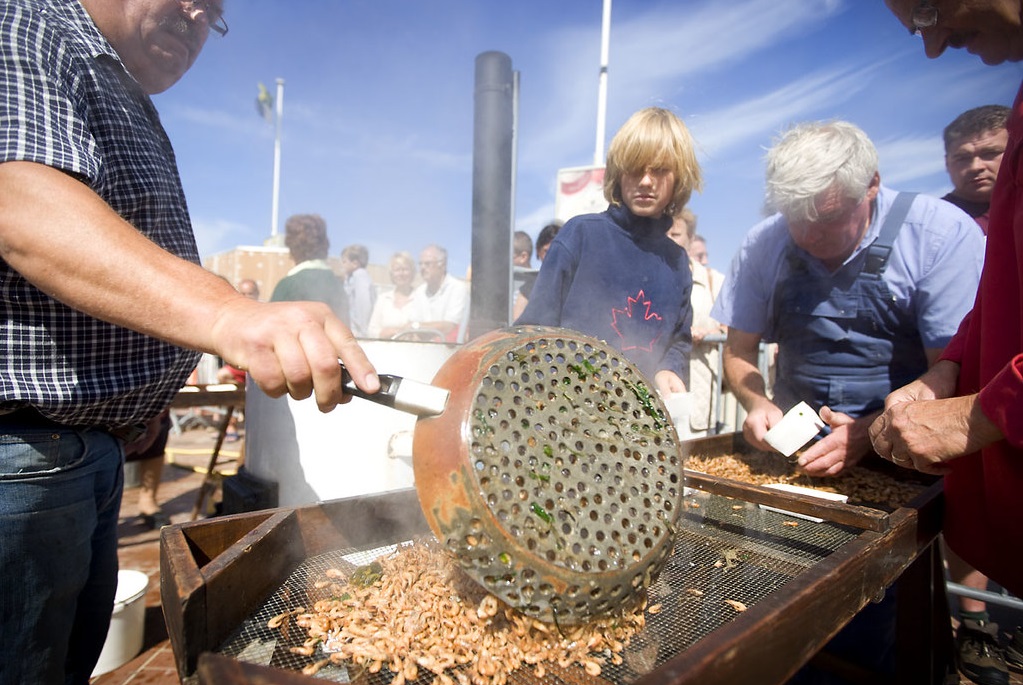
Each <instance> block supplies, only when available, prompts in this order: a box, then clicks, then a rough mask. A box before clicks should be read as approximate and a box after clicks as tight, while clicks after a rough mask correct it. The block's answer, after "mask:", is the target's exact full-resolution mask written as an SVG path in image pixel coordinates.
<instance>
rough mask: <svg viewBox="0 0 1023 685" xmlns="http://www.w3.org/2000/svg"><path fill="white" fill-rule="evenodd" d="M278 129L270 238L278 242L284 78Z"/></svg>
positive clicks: (280, 85)
mask: <svg viewBox="0 0 1023 685" xmlns="http://www.w3.org/2000/svg"><path fill="white" fill-rule="evenodd" d="M275 119H276V126H277V131H276V134H275V135H274V188H273V207H272V209H271V214H272V216H271V223H270V240H271V241H272V242H273V243H274V244H277V242H278V238H277V226H278V224H279V221H280V196H281V128H282V123H283V121H284V79H282V78H279V79H277V116H276V117H275Z"/></svg>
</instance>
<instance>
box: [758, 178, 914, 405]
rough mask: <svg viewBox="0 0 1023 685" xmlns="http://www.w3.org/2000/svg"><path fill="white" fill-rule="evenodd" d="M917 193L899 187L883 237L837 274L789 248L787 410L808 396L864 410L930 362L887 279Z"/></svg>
mask: <svg viewBox="0 0 1023 685" xmlns="http://www.w3.org/2000/svg"><path fill="white" fill-rule="evenodd" d="M914 197H915V193H899V194H898V195H897V196H896V198H895V201H894V202H893V203H892V207H891V210H890V211H889V212H888V216H887V217H886V218H885V222H884V224H883V225H882V227H881V231H880V234H879V235H878V237H877V240H875V241H874V243H873V244H872V245H870V246H869V247H868V248H867V249H865V250H862V251H861V252H860V253H859V254H858V255H856V257H855V258H854V259H853V260H852V261H850V262H849V263H847V264H844V265H843V266H842V267H840V268H839V269H838V271H836V272H834V273H832V274H822V273H820V271H819V270H813V269H811V268H810V267H809V266H808V265H807V264H806V262H805V261H804V259H803V257H802V256H801V254H800V252H801V251H800V250H799V249H798V248H797V247H796V246H795V245H792V246H790V247H789V249H788V252H787V254H786V260H787V267H788V273H787V275H786V276H784V277H783V278H782V279H781V280H780V281H779V283H778V285H777V287H776V289H775V293H774V311H773V325H774V331H775V336H776V341H777V342H778V365H777V372H776V380H775V384H774V401H775V403H776V404H777V405H778V406H779V407H780V408H781V409H782V410H783V411H786V410H788V409H789V407H791V406H793V405H795V404H796V403H798V402H799V401H801V400H802V401H806V402H807V403H808V404H810V405H811V406H813V408H814V409H816V410H818V411H819V410H820V408H821V407H822V406H823V405H827V406H829V407H831V408H832V409H834V410H836V411H840V412H845V413H847V414H849V415H850V416H853V417H860V416H864V415H866V414H869V413H871V412H873V411H875V410H877V409H880V408H882V407H883V406H884V399H885V396H886V395H888V393H890V392H891V391H892V390H894V389H895V388H899V387H901V386H903V385H905V384H906V383H909V382H910V381H912V380H915V379H916V378H917V377H919V376H920V374H922V373H923V372H924V371H925V370H926V369H927V358H926V356H925V354H924V347H923V342H922V341H921V340H920V333H919V331H918V330H917V325H916V319H915V317H914V312H913V311H912V309H911V308H903V307H901V306H899V304H898V303H897V302H896V301H895V297H894V296H893V295H892V293H891V291H890V290H889V289H888V284H887V283H886V282H885V280H884V278H883V275H884V271H885V268H886V267H887V266H888V258H889V256H890V255H891V251H892V244H893V243H894V242H895V238H896V236H898V234H899V230H900V229H901V228H902V223H903V221H904V220H905V218H906V213H907V212H908V211H909V207H910V205H911V204H912V202H913V198H914Z"/></svg>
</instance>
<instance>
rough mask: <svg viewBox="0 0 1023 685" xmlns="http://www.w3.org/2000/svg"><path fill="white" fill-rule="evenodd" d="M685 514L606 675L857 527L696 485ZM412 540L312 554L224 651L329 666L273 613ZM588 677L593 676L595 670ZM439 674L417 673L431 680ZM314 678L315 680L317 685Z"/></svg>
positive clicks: (723, 616)
mask: <svg viewBox="0 0 1023 685" xmlns="http://www.w3.org/2000/svg"><path fill="white" fill-rule="evenodd" d="M685 507H686V508H685V513H684V514H683V516H682V517H681V519H680V521H679V529H678V533H677V537H676V540H675V545H674V548H673V552H672V555H671V557H670V559H669V561H668V563H667V564H666V565H665V567H664V569H663V570H662V572H661V574H660V576H659V577H658V579H657V580H656V582H654V583H653V584H652V585H651V587H650V590H649V596H648V600H647V612H646V617H645V618H646V621H645V625H644V626H643V628H642V629H641V630H639V632H637V633H635V634H633V635H632V636H631V637H630V638H629V639H628V641H627V643H626V644H625V646H624V649H623V650H622V652H621V653H620V657H621V658H620V659H617V661H618V662H619V663H612V661H611V660H607V661H605V663H603V665H602V667H601V668H600V673H599V675H600V678H601V679H602V680H606V681H608V682H611V683H628V682H631V681H633V680H635V679H636V678H638V677H639V676H642V675H645V674H647V673H650V672H652V671H655V670H656V669H657V668H658V666H660V665H662V664H663V663H665V662H666V661H667V660H669V659H671V658H673V657H674V656H676V655H677V654H679V653H680V652H681V651H683V650H685V649H686V648H687V647H688V646H690V645H692V644H694V643H695V642H697V641H698V640H700V639H701V638H703V637H705V636H706V635H708V634H709V633H711V632H712V631H713V630H715V629H716V628H718V627H720V626H722V625H724V624H725V623H728V622H729V621H731V620H733V619H734V618H735V617H736V616H738V615H739V614H740V613H741V612H742V611H743V610H745V608H747V607H751V606H753V605H755V604H756V603H757V602H758V601H760V600H761V599H763V598H764V597H766V596H767V595H769V594H771V593H772V592H774V591H775V590H777V589H778V588H780V587H782V586H783V585H785V584H786V583H788V582H790V581H792V580H793V579H794V578H796V577H798V576H799V574H800V573H802V572H803V571H805V570H807V569H809V568H810V567H812V566H813V565H814V564H816V563H818V562H819V561H821V560H822V559H824V558H825V557H827V556H828V555H829V554H831V553H832V552H833V551H835V550H837V549H839V548H840V547H841V546H842V545H844V544H846V543H848V542H850V541H852V540H853V539H854V538H855V537H856V535H857V533H858V531H857V530H855V529H850V528H846V527H843V526H838V525H834V524H830V523H814V522H811V521H806V520H803V519H798V518H795V517H792V516H788V515H786V514H784V513H778V512H774V511H768V510H765V509H762V508H760V507H757V506H756V505H752V504H749V503H744V502H739V501H737V500H731V499H727V498H723V497H718V496H713V495H708V494H706V493H703V492H697V491H693V492H690V493H688V494H687V496H686V498H685ZM410 544H413V543H412V542H411V541H403V542H401V543H396V544H391V545H385V546H381V547H376V548H373V549H365V550H353V549H346V550H338V551H336V552H331V553H328V554H324V555H320V556H317V557H313V558H309V559H307V560H305V561H304V562H303V563H302V564H301V565H300V566H299V567H298V568H296V569H295V570H294V571H293V572H292V574H291V575H290V576H289V577H288V578H287V580H285V582H284V583H283V584H282V585H281V586H280V587H279V588H278V589H277V590H276V591H275V592H274V593H273V594H272V595H271V596H270V597H269V598H268V599H267V600H266V601H265V603H264V604H263V605H262V606H260V608H259V609H258V610H257V611H256V612H255V614H254V615H252V616H251V617H250V618H249V619H248V620H247V621H245V622H244V623H243V624H242V625H241V626H239V628H238V629H237V631H236V632H235V634H234V635H232V636H231V637H230V638H229V639H228V640H226V641H225V643H224V644H223V645H222V646H221V648H220V649H219V650H218V651H219V652H220V653H221V654H224V655H227V656H231V657H233V658H236V659H239V660H242V661H246V662H250V663H256V664H260V665H265V666H271V667H274V668H280V669H286V670H289V671H301V670H302V669H305V668H307V667H309V666H310V665H312V664H316V663H317V662H319V663H321V664H322V663H323V661H324V659H323V656H324V653H323V647H322V645H321V646H317V647H315V648H314V649H313V650H312V653H311V654H296V653H294V652H293V651H292V650H293V648H298V647H300V646H302V645H303V644H304V643H305V642H306V641H307V634H306V633H305V631H304V630H303V629H302V628H301V627H299V626H297V625H290V626H288V625H285V627H284V628H283V629H282V627H281V625H276V626H275V627H270V626H269V625H268V624H271V623H273V622H274V619H275V617H280V616H282V615H286V614H288V613H289V612H295V610H296V609H297V608H300V607H302V608H305V607H309V606H310V604H311V601H315V599H316V597H315V596H316V595H317V592H318V591H317V590H315V589H314V588H315V587H316V585H317V582H318V581H317V579H318V578H322V577H323V576H324V574H325V573H326V572H327V571H328V570H332V573H335V574H337V573H338V572H341V573H343V574H346V575H351V574H361V573H365V570H366V569H367V568H371V567H370V566H369V565H370V564H371V562H373V561H374V560H376V559H380V558H382V557H386V556H388V555H390V554H393V553H394V552H395V550H396V549H398V547H399V546H402V545H410ZM586 674H587V671H586V670H584V667H583V665H580V664H557V663H552V664H547V665H545V667H540V668H538V667H536V666H523V667H521V668H518V669H517V670H514V671H513V672H511V673H506V674H502V677H501V679H499V680H495V681H492V682H505V681H510V682H520V683H537V682H541V683H550V684H551V685H555V684H556V683H568V684H569V685H575V683H578V682H580V679H581V680H587V676H586ZM445 675H446V676H447V678H443V677H442V678H440V679H439V681H440V682H442V683H448V681H449V680H450V682H452V683H453V682H458V683H460V685H469V683H468V678H465V676H464V674H463V675H462V676H461V677H459V673H458V670H457V669H452V672H451V673H450V674H445ZM590 675H594V674H593V673H592V672H591V673H590ZM311 677H315V678H318V679H323V680H327V681H333V682H355V681H359V682H365V683H366V685H377V684H379V685H388V684H389V683H392V682H397V683H401V682H406V679H405V678H404V677H403V676H402V675H401V674H398V673H394V672H391V671H390V669H389V668H388V667H387V665H386V663H385V664H384V665H383V666H382V667H381V668H380V669H379V671H378V672H375V673H370V672H368V670H367V669H366V668H365V667H364V666H356V665H353V664H350V663H349V664H333V663H327V664H325V665H322V666H321V667H319V669H318V670H317V671H316V673H315V675H314V676H311ZM433 679H434V673H432V672H428V671H426V670H421V671H420V672H419V676H418V681H417V682H423V683H429V682H431V680H433ZM313 682H314V681H313Z"/></svg>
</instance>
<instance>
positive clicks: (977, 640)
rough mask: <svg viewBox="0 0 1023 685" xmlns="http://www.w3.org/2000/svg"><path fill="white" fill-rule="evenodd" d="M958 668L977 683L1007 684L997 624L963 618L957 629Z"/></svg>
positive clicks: (1007, 672)
mask: <svg viewBox="0 0 1023 685" xmlns="http://www.w3.org/2000/svg"><path fill="white" fill-rule="evenodd" d="M956 653H957V656H958V660H959V670H960V671H962V673H963V675H965V676H966V677H968V678H969V679H970V680H972V681H973V682H975V683H977V685H1009V667H1008V666H1006V664H1005V654H1004V653H1003V652H1002V650H1001V648H1000V647H999V646H998V624H997V623H990V622H987V621H974V620H971V619H966V620H965V621H963V622H962V623H961V624H960V625H959V630H957V631H956Z"/></svg>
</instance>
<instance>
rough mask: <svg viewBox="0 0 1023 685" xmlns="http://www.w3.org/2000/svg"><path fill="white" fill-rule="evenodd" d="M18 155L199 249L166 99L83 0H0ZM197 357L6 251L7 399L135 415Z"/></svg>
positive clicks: (168, 393)
mask: <svg viewBox="0 0 1023 685" xmlns="http://www.w3.org/2000/svg"><path fill="white" fill-rule="evenodd" d="M14 160H22V161H30V162H38V163H40V164H45V165H47V166H50V167H53V168H55V169H59V170H61V171H64V172H65V173H67V174H69V175H71V176H73V177H75V178H77V179H78V180H80V181H82V182H83V183H85V184H86V185H88V186H89V187H90V188H91V189H92V190H93V191H94V192H95V193H96V194H97V195H99V196H100V197H101V198H103V199H104V200H105V201H106V202H107V204H109V205H110V207H112V208H113V209H114V211H116V212H117V213H118V214H119V215H120V216H122V217H123V218H124V219H126V220H127V221H128V222H130V223H131V224H132V225H133V226H135V227H136V228H137V229H138V230H139V231H141V232H142V233H143V234H145V235H146V236H148V237H149V238H150V239H151V240H152V241H153V242H155V243H156V244H158V245H160V246H161V247H163V248H164V249H166V250H168V251H169V252H172V253H174V254H176V255H179V256H181V257H183V258H185V259H188V260H190V261H192V262H196V263H197V262H198V250H197V249H196V245H195V239H194V237H193V235H192V229H191V223H190V221H189V217H188V207H187V206H186V204H185V197H184V193H183V191H182V189H181V181H180V178H179V177H178V172H177V165H176V162H175V158H174V151H173V149H172V148H171V145H170V141H169V140H168V139H167V135H166V133H165V132H164V130H163V127H162V126H161V124H160V121H159V116H158V114H157V112H156V109H155V108H154V107H153V103H152V101H151V100H150V98H149V97H148V96H147V95H146V94H145V93H144V92H143V91H142V90H141V88H140V87H139V85H138V84H137V83H136V82H135V80H134V79H132V77H131V76H129V75H128V73H127V72H126V71H125V69H124V67H123V66H122V64H121V61H120V59H119V58H118V56H117V53H115V52H114V50H113V48H112V47H111V46H110V44H109V43H108V42H107V41H106V40H105V39H104V38H103V36H102V35H101V34H100V32H99V30H98V29H97V27H96V26H95V24H93V22H92V20H91V19H90V17H89V15H88V14H87V13H86V11H85V9H84V8H83V7H82V5H81V4H80V2H79V0H4V1H3V3H2V4H0V162H7V161H14ZM124 269H125V272H126V273H130V272H131V271H132V266H131V264H125V265H124ZM197 360H198V354H196V353H194V352H189V351H185V350H182V349H181V348H178V347H175V346H173V345H168V344H166V343H163V342H160V341H158V340H154V339H153V338H149V337H146V336H144V335H141V334H138V333H135V332H133V331H129V330H127V329H124V328H120V327H118V326H114V325H111V324H108V323H104V322H102V321H98V320H96V319H94V318H92V317H90V316H88V315H86V314H83V313H81V312H78V311H75V310H73V309H71V308H69V307H67V306H65V305H63V304H61V303H60V302H57V301H55V300H53V299H52V298H50V297H47V296H46V295H45V294H43V293H42V292H40V291H39V290H38V289H37V288H35V287H34V286H32V285H31V284H29V283H28V282H27V281H26V280H25V279H24V278H22V276H21V275H20V274H19V273H17V272H16V271H14V270H13V269H12V268H11V267H10V265H8V264H7V263H6V262H5V261H3V260H0V413H2V412H6V411H11V410H14V409H18V408H22V407H26V406H31V407H34V408H36V409H37V410H38V411H39V412H40V413H42V414H43V415H44V416H46V417H48V418H50V419H53V420H55V421H58V422H60V423H63V424H67V425H74V426H96V427H102V428H119V427H123V426H128V425H132V424H137V423H139V422H141V421H144V420H145V419H147V418H149V417H151V416H154V415H156V414H157V413H159V411H160V410H161V409H162V408H164V407H165V406H166V405H167V404H168V403H169V402H170V399H171V398H172V397H173V396H174V394H175V392H176V391H177V390H178V389H179V388H180V387H181V385H182V384H183V383H184V382H185V380H186V379H187V377H188V374H189V373H190V372H191V370H192V369H193V368H194V367H195V364H196V362H197Z"/></svg>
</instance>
